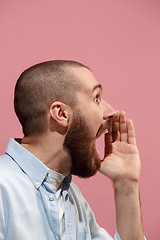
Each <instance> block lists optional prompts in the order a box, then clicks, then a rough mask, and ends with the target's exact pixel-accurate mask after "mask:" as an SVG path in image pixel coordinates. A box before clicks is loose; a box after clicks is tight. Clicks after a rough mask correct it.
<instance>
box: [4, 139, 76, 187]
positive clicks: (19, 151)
mask: <svg viewBox="0 0 160 240" xmlns="http://www.w3.org/2000/svg"><path fill="white" fill-rule="evenodd" d="M5 152H6V154H7V155H9V156H10V157H11V158H12V159H13V160H14V161H15V162H16V163H17V164H18V165H19V167H20V168H21V169H22V171H23V172H25V173H26V174H27V175H28V177H29V178H30V180H31V181H32V183H33V184H34V186H35V187H36V188H37V189H38V188H39V187H40V185H41V184H42V182H43V181H44V180H45V179H47V177H48V172H49V168H48V167H47V166H46V165H45V164H43V163H42V162H41V161H40V160H39V159H38V158H37V157H36V156H34V155H33V154H32V153H31V152H29V151H28V150H27V149H26V148H24V147H23V146H22V145H21V144H19V143H18V142H17V141H16V140H15V139H13V138H10V139H9V142H8V145H7V147H6V151H5ZM71 180H72V176H71V175H70V174H69V175H68V176H66V177H65V178H64V181H63V183H64V184H65V186H66V187H67V188H69V186H70V183H71Z"/></svg>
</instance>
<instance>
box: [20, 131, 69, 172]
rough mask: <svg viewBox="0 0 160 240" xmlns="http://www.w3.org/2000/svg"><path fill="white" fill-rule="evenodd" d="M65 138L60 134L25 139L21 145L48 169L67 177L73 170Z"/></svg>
mask: <svg viewBox="0 0 160 240" xmlns="http://www.w3.org/2000/svg"><path fill="white" fill-rule="evenodd" d="M63 142H64V137H62V136H61V135H58V134H56V133H55V134H54V136H53V135H47V134H45V135H41V136H36V137H24V138H23V139H22V143H21V145H22V146H23V147H24V148H26V149H27V150H28V151H30V152H31V153H32V154H33V155H35V156H36V157H37V158H38V159H39V160H40V161H41V162H43V163H44V164H45V165H46V166H47V167H48V168H50V169H52V170H54V171H56V172H59V173H61V174H63V175H64V176H67V175H68V174H69V173H70V168H71V156H70V153H69V151H68V150H67V149H65V148H64V146H63Z"/></svg>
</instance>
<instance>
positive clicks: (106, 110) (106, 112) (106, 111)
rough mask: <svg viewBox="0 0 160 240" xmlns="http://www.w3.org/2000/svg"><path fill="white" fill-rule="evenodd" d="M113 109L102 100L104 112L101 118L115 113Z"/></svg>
mask: <svg viewBox="0 0 160 240" xmlns="http://www.w3.org/2000/svg"><path fill="white" fill-rule="evenodd" d="M115 112H116V111H115V109H114V108H113V107H112V106H111V105H110V104H109V103H107V102H105V101H104V112H103V119H104V120H105V119H107V118H108V117H111V116H113V115H114V114H115Z"/></svg>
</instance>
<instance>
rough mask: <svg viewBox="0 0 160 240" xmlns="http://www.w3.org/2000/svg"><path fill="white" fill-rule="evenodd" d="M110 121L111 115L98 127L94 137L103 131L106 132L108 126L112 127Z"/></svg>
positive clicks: (111, 120)
mask: <svg viewBox="0 0 160 240" xmlns="http://www.w3.org/2000/svg"><path fill="white" fill-rule="evenodd" d="M112 122H113V116H110V117H108V118H107V119H106V120H105V121H104V123H103V124H102V125H101V126H100V128H99V129H98V132H97V135H96V138H98V137H100V136H101V135H102V134H104V133H108V131H109V128H110V127H112Z"/></svg>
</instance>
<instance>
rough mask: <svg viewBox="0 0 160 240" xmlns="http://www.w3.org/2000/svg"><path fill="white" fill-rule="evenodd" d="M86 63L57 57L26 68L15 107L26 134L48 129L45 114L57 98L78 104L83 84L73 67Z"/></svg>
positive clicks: (18, 83)
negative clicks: (79, 92)
mask: <svg viewBox="0 0 160 240" xmlns="http://www.w3.org/2000/svg"><path fill="white" fill-rule="evenodd" d="M80 67H84V68H87V67H86V66H84V65H82V64H81V63H78V62H75V61H67V60H55V61H47V62H42V63H39V64H36V65H34V66H32V67H30V68H29V69H27V70H25V71H24V72H23V73H22V74H21V75H20V77H19V78H18V81H17V84H16V87H15V98H14V107H15V112H16V114H17V117H18V119H19V121H20V123H21V125H22V128H23V133H24V135H25V136H30V135H38V134H41V133H43V132H45V131H46V127H47V126H46V115H47V112H48V111H49V109H50V106H51V104H52V103H53V102H55V101H60V102H63V103H65V104H67V105H69V106H70V107H73V106H74V105H75V104H76V92H77V91H78V90H79V88H80V85H79V83H78V81H77V80H76V79H75V76H74V75H73V74H72V73H71V72H70V70H69V69H70V68H80Z"/></svg>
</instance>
